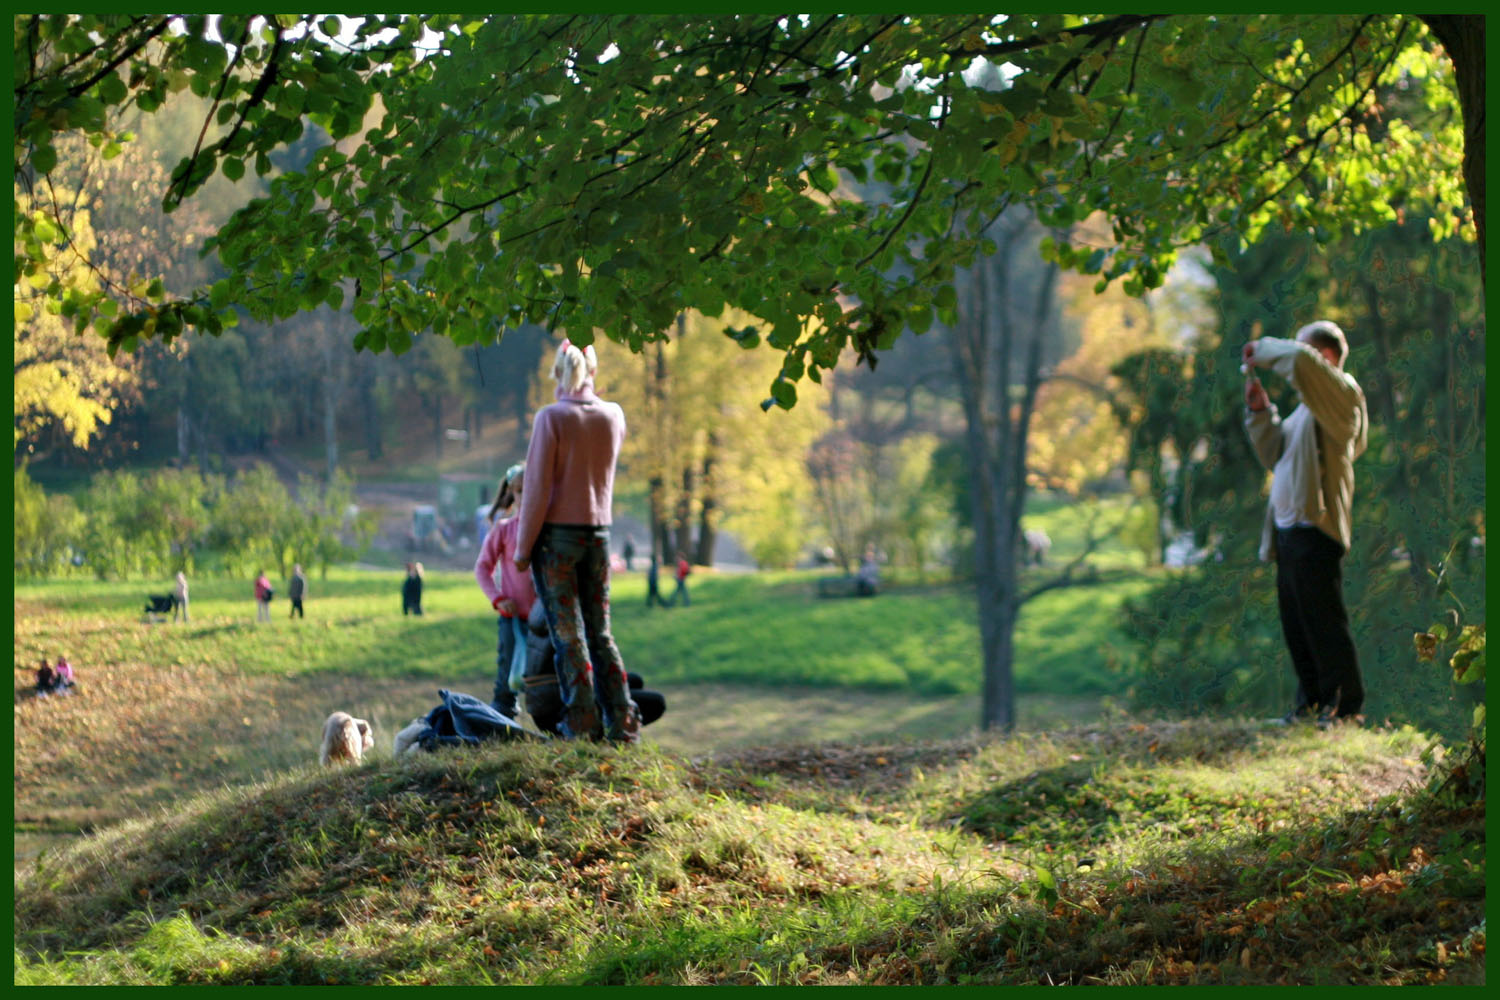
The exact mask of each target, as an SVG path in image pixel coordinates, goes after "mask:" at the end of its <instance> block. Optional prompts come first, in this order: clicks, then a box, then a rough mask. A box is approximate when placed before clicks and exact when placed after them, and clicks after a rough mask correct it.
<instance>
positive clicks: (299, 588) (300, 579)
mask: <svg viewBox="0 0 1500 1000" xmlns="http://www.w3.org/2000/svg"><path fill="white" fill-rule="evenodd" d="M306 593H307V577H305V576H303V575H302V564H301V563H293V564H292V580H291V583H289V584H288V585H287V588H286V596H287V597H289V598H291V601H292V609H291V611H289V612H287V617H288V618H306V617H307V614H306V613H305V612H304V611H303V610H302V597H303V595H304V594H306Z"/></svg>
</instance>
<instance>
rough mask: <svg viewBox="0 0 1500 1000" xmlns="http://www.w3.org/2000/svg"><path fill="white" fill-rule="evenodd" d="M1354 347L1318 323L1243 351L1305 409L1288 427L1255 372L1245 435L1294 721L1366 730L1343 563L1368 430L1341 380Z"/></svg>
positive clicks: (1349, 382) (1248, 386)
mask: <svg viewBox="0 0 1500 1000" xmlns="http://www.w3.org/2000/svg"><path fill="white" fill-rule="evenodd" d="M1348 355H1349V345H1348V342H1347V341H1346V340H1345V339H1344V332H1343V331H1342V330H1340V329H1339V328H1338V326H1337V325H1336V324H1334V323H1331V322H1329V321H1327V320H1319V321H1318V322H1316V323H1309V324H1308V325H1306V326H1304V327H1303V328H1302V329H1300V330H1298V331H1297V336H1296V339H1295V340H1281V339H1277V338H1274V337H1262V338H1261V339H1259V340H1255V341H1252V342H1250V343H1248V344H1246V345H1245V347H1244V352H1243V358H1244V364H1245V371H1246V372H1247V373H1248V372H1250V369H1252V368H1256V367H1262V368H1270V369H1272V370H1273V371H1275V372H1276V373H1277V374H1278V375H1281V376H1282V377H1283V378H1285V379H1287V380H1288V381H1289V382H1290V383H1291V384H1292V388H1294V389H1296V390H1297V395H1298V396H1299V397H1300V398H1301V404H1300V405H1299V406H1298V407H1297V408H1296V409H1295V410H1293V411H1292V413H1291V415H1290V416H1288V417H1287V418H1286V419H1285V420H1282V419H1281V417H1280V415H1279V414H1278V413H1277V412H1276V407H1275V406H1274V405H1272V403H1271V401H1270V398H1269V397H1268V396H1267V395H1266V390H1265V388H1264V387H1263V386H1262V385H1261V384H1260V381H1259V380H1258V379H1257V378H1255V376H1254V374H1253V373H1251V375H1250V378H1249V379H1248V380H1247V381H1246V383H1245V406H1246V409H1247V412H1246V414H1245V430H1246V431H1247V432H1248V433H1249V435H1250V444H1251V446H1252V447H1253V448H1254V450H1255V454H1256V456H1257V457H1258V458H1259V459H1260V461H1261V463H1262V464H1263V465H1265V467H1266V468H1268V469H1270V470H1271V499H1270V502H1269V503H1268V504H1267V505H1266V521H1265V528H1264V530H1263V532H1262V535H1261V546H1260V557H1261V558H1262V559H1267V560H1268V559H1275V560H1276V597H1277V604H1278V605H1279V607H1280V611H1281V631H1282V634H1283V635H1284V636H1285V637H1286V644H1287V648H1288V650H1289V651H1290V652H1291V655H1292V668H1293V669H1294V670H1295V671H1296V674H1297V698H1296V703H1295V704H1294V705H1293V707H1292V711H1291V712H1289V713H1288V714H1287V716H1286V718H1285V721H1287V722H1294V721H1297V720H1299V719H1304V718H1306V719H1311V718H1314V717H1316V719H1317V721H1318V723H1319V725H1324V726H1326V725H1331V724H1332V723H1333V722H1334V721H1335V720H1354V721H1359V720H1361V719H1362V718H1363V717H1362V716H1360V714H1359V712H1360V709H1361V707H1363V705H1364V698H1365V691H1364V683H1363V681H1362V680H1361V678H1360V671H1359V656H1358V654H1357V653H1356V652H1355V649H1354V637H1353V635H1351V633H1350V631H1349V612H1348V611H1347V610H1346V609H1345V607H1344V584H1343V559H1344V555H1345V553H1347V552H1348V551H1349V539H1350V508H1351V506H1352V504H1353V500H1354V460H1355V459H1356V458H1358V457H1359V456H1360V455H1362V454H1363V453H1364V450H1365V442H1366V435H1367V433H1368V429H1369V415H1368V413H1367V412H1366V409H1365V396H1364V393H1363V392H1362V391H1361V390H1360V388H1359V383H1358V382H1356V381H1354V378H1353V376H1351V375H1350V374H1349V373H1348V372H1346V371H1344V361H1345V359H1346V358H1347V357H1348Z"/></svg>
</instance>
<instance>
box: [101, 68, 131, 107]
mask: <svg viewBox="0 0 1500 1000" xmlns="http://www.w3.org/2000/svg"><path fill="white" fill-rule="evenodd" d="M127 93H129V91H128V90H127V89H126V88H125V81H124V80H121V79H120V74H118V73H111V74H109V75H108V76H106V77H105V78H104V79H103V80H100V81H99V99H100V100H101V101H103V102H104V103H105V104H119V103H120V102H121V101H123V100H125V95H126V94H127Z"/></svg>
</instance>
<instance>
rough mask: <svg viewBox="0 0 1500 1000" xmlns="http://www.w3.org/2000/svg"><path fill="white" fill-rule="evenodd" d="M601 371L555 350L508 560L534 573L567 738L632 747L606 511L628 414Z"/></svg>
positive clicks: (634, 723)
mask: <svg viewBox="0 0 1500 1000" xmlns="http://www.w3.org/2000/svg"><path fill="white" fill-rule="evenodd" d="M597 368H598V361H597V360H596V359H595V357H594V349H593V348H592V347H589V348H585V349H584V350H579V349H578V348H577V347H575V346H573V345H572V344H571V343H569V342H568V341H566V340H565V341H563V343H562V346H561V347H560V348H558V351H557V358H556V360H555V361H553V363H552V377H553V378H554V379H556V380H557V402H555V403H552V404H550V405H548V406H544V407H542V408H541V409H540V410H538V411H537V414H536V418H535V419H534V420H533V421H532V425H531V446H530V447H529V448H528V449H527V452H526V492H525V493H524V494H523V495H522V497H521V513H520V514H519V515H518V516H517V518H516V519H517V521H519V522H520V523H519V526H518V528H517V529H516V551H515V557H514V559H515V565H516V568H517V569H519V570H523V571H524V570H526V569H530V570H531V580H532V583H533V585H534V586H535V588H536V594H537V599H538V600H540V601H541V603H542V608H543V610H544V611H545V612H546V615H547V624H548V626H550V628H551V629H552V644H553V647H554V649H555V650H556V652H557V657H556V661H555V662H556V664H557V679H558V687H559V689H560V691H561V694H562V700H563V704H564V705H565V706H566V708H565V711H564V715H563V721H562V724H561V729H562V731H563V734H564V735H565V736H567V737H569V738H572V739H577V738H580V737H589V738H594V739H598V738H602V737H606V736H607V737H608V738H609V739H611V740H616V741H619V742H625V743H635V742H637V741H639V740H640V731H641V723H640V713H639V711H638V710H637V709H636V706H635V703H634V702H632V701H631V700H630V689H629V686H628V684H627V681H626V678H625V664H624V661H623V660H621V658H620V650H619V649H618V648H617V647H616V646H615V640H614V638H613V637H612V636H611V635H610V632H609V526H610V523H611V522H612V520H613V517H612V515H611V512H610V507H611V504H612V502H613V492H614V480H615V460H616V459H617V458H618V457H619V454H620V445H621V444H622V443H623V442H624V440H625V414H624V412H623V411H622V410H621V409H620V407H619V406H618V405H617V404H615V403H610V402H606V401H605V400H602V399H600V398H599V397H598V396H597V395H595V393H594V373H595V371H596V370H597ZM596 668H597V670H598V677H597V679H596V678H595V669H596ZM596 686H597V690H596Z"/></svg>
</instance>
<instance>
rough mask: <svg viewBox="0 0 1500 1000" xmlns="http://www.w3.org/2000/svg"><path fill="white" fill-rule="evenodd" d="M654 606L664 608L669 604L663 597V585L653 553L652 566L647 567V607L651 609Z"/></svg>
mask: <svg viewBox="0 0 1500 1000" xmlns="http://www.w3.org/2000/svg"><path fill="white" fill-rule="evenodd" d="M653 604H660V605H661V606H662V607H666V606H667V602H666V601H664V600H662V596H661V585H660V583H659V581H658V577H657V562H656V553H655V552H653V553H651V565H649V566H647V567H646V607H648V608H649V607H651V605H653Z"/></svg>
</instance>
